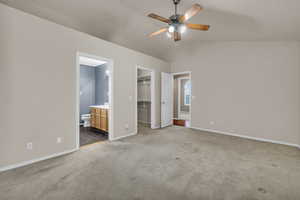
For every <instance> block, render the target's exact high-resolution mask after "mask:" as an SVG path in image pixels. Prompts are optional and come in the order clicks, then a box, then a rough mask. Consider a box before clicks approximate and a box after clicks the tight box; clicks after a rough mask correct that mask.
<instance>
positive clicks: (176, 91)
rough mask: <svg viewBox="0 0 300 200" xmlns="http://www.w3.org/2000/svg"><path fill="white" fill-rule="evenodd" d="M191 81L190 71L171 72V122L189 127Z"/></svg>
mask: <svg viewBox="0 0 300 200" xmlns="http://www.w3.org/2000/svg"><path fill="white" fill-rule="evenodd" d="M191 95H192V83H191V79H190V73H177V74H173V102H174V104H173V106H174V107H173V124H174V125H176V126H185V127H190V120H191V117H190V116H191V114H190V113H191V98H192V96H191Z"/></svg>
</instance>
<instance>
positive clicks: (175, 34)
mask: <svg viewBox="0 0 300 200" xmlns="http://www.w3.org/2000/svg"><path fill="white" fill-rule="evenodd" d="M179 40H181V34H180V33H179V32H177V31H175V32H174V41H175V42H177V41H179Z"/></svg>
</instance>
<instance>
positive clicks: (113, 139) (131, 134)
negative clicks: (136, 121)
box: [110, 132, 137, 141]
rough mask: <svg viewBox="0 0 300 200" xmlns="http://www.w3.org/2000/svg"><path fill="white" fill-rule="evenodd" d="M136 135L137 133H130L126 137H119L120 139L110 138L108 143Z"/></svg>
mask: <svg viewBox="0 0 300 200" xmlns="http://www.w3.org/2000/svg"><path fill="white" fill-rule="evenodd" d="M136 134H137V132H134V133H130V134H128V135H123V136H120V137H116V138H112V139H111V140H110V141H115V140H120V139H123V138H126V137H130V136H133V135H136Z"/></svg>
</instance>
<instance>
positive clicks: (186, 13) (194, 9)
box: [179, 3, 203, 22]
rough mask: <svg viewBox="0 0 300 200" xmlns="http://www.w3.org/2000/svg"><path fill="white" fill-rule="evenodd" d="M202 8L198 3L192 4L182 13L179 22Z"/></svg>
mask: <svg viewBox="0 0 300 200" xmlns="http://www.w3.org/2000/svg"><path fill="white" fill-rule="evenodd" d="M202 9H203V8H202V7H201V6H200V5H199V4H197V3H196V4H194V5H193V6H192V7H191V8H190V9H189V10H187V11H186V12H185V14H184V15H182V16H181V17H180V18H179V20H180V22H185V21H187V20H189V19H190V18H191V17H193V16H195V15H196V14H198V13H199V12H200V11H201V10H202Z"/></svg>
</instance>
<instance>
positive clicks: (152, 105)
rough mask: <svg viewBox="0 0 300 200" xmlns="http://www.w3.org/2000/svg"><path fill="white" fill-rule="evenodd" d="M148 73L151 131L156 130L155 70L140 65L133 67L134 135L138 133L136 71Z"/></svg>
mask: <svg viewBox="0 0 300 200" xmlns="http://www.w3.org/2000/svg"><path fill="white" fill-rule="evenodd" d="M139 69H141V70H147V71H150V76H151V81H150V84H151V85H150V88H151V89H150V96H151V129H156V128H157V127H156V126H155V122H156V112H155V105H156V101H155V97H156V95H155V80H156V79H155V78H156V77H155V70H154V69H151V68H147V67H142V66H141V65H136V67H135V127H136V133H138V83H137V82H138V70H139Z"/></svg>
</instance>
